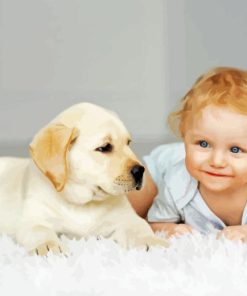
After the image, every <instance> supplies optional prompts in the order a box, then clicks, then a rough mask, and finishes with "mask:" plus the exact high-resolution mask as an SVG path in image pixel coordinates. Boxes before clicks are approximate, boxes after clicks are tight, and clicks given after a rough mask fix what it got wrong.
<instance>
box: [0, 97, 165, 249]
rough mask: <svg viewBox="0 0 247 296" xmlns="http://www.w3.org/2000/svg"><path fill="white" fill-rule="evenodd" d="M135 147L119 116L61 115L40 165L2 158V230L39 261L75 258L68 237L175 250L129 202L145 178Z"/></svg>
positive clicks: (81, 108)
mask: <svg viewBox="0 0 247 296" xmlns="http://www.w3.org/2000/svg"><path fill="white" fill-rule="evenodd" d="M129 143H130V135H129V133H128V131H127V130H126V128H125V127H124V125H123V124H122V122H121V121H120V120H119V119H118V117H117V116H116V115H115V114H113V113H112V112H110V111H107V110H105V109H103V108H101V107H99V106H96V105H93V104H89V103H81V104H78V105H75V106H72V107H71V108H69V109H67V110H65V111H64V112H62V113H61V114H59V115H58V116H57V117H56V118H55V119H54V120H53V121H52V122H50V123H49V124H48V125H47V126H45V127H44V128H43V129H41V131H39V132H38V134H37V135H36V136H35V137H34V139H33V141H32V143H31V144H30V153H31V156H32V159H21V158H7V157H2V158H0V232H1V233H6V234H8V235H10V236H12V237H13V238H14V239H15V240H16V241H17V242H18V243H19V244H21V245H23V246H24V247H25V248H26V250H27V251H29V252H31V253H33V252H36V253H37V254H39V255H46V254H47V252H48V251H49V250H51V251H52V252H53V253H55V254H59V253H60V252H64V253H65V252H67V249H66V246H64V245H63V244H62V243H61V241H60V239H59V235H60V234H65V235H68V236H73V237H77V238H81V237H85V238H86V237H89V236H102V237H106V238H112V239H114V240H115V241H117V242H118V243H119V244H120V245H122V246H123V247H126V248H129V247H142V246H146V245H147V246H153V245H161V246H167V245H168V243H167V242H166V241H165V240H163V239H161V238H158V237H156V236H155V235H154V234H153V232H152V230H151V228H150V227H149V225H148V224H147V223H146V221H145V220H143V219H142V218H140V217H139V216H137V215H136V213H135V211H134V210H133V209H132V207H131V205H130V204H129V202H128V199H127V197H126V193H127V192H128V191H130V190H134V189H140V188H141V184H142V177H143V172H144V168H143V166H142V165H141V164H140V163H139V161H138V160H137V159H136V156H135V155H134V154H133V152H132V151H131V149H130V147H129Z"/></svg>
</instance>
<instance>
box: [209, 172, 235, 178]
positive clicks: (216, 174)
mask: <svg viewBox="0 0 247 296" xmlns="http://www.w3.org/2000/svg"><path fill="white" fill-rule="evenodd" d="M204 173H206V174H207V175H209V176H214V177H228V178H230V177H232V176H230V175H225V174H220V173H216V172H208V171H204Z"/></svg>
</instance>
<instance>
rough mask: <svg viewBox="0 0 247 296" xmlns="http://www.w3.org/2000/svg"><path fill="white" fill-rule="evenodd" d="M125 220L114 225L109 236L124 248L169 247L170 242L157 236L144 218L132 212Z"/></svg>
mask: <svg viewBox="0 0 247 296" xmlns="http://www.w3.org/2000/svg"><path fill="white" fill-rule="evenodd" d="M127 221H128V223H125V224H124V225H121V226H120V227H116V230H115V231H114V232H113V233H112V236H111V237H112V239H114V240H115V241H117V242H118V243H119V244H120V245H122V246H123V247H124V248H127V249H129V248H145V249H149V248H150V247H165V248H167V247H169V245H170V243H169V242H168V241H167V240H166V239H164V238H160V237H157V236H156V235H155V234H154V233H153V231H152V229H151V227H150V226H149V224H148V223H147V222H146V221H145V220H144V219H142V218H140V217H138V216H137V215H135V214H134V215H131V217H130V216H129V217H128V219H127Z"/></svg>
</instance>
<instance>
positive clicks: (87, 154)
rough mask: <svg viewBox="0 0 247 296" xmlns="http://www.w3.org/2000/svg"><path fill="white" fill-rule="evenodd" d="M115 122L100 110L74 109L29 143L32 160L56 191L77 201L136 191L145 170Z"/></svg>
mask: <svg viewBox="0 0 247 296" xmlns="http://www.w3.org/2000/svg"><path fill="white" fill-rule="evenodd" d="M130 141H131V138H130V135H129V133H128V131H127V130H126V128H125V127H124V125H123V123H122V122H121V121H120V120H119V118H118V117H117V116H116V115H115V114H113V113H112V112H110V111H107V110H105V109H103V108H101V107H99V106H95V105H92V104H88V103H82V104H79V105H75V106H72V107H71V108H69V109H67V110H65V111H64V112H63V113H61V114H60V115H58V117H57V118H55V119H54V120H53V121H52V122H51V123H50V124H48V125H47V126H46V127H45V128H43V129H42V130H41V131H40V132H39V133H38V134H37V135H36V136H35V137H34V139H33V141H32V143H31V144H30V152H31V155H32V158H33V160H34V162H35V163H36V165H37V166H38V168H39V169H40V170H41V171H42V173H43V174H45V175H46V177H47V178H48V179H49V180H50V181H51V182H52V184H53V185H54V187H55V188H56V190H57V191H59V192H61V193H62V194H63V195H64V196H65V198H66V199H69V200H70V201H73V202H76V203H84V202H86V201H89V200H102V199H105V198H107V197H109V196H110V195H111V196H112V195H113V196H120V195H122V194H124V193H126V192H128V191H130V190H134V189H140V188H141V185H142V178H143V172H144V168H143V166H142V165H141V164H140V162H139V161H138V160H137V158H136V156H135V155H134V153H133V152H132V150H131V149H130V147H129V144H130Z"/></svg>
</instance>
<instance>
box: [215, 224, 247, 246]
mask: <svg viewBox="0 0 247 296" xmlns="http://www.w3.org/2000/svg"><path fill="white" fill-rule="evenodd" d="M222 236H224V237H225V238H227V239H229V240H240V241H242V242H247V225H237V226H228V227H225V228H224V229H222V230H221V231H220V232H219V234H218V238H219V237H222Z"/></svg>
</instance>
